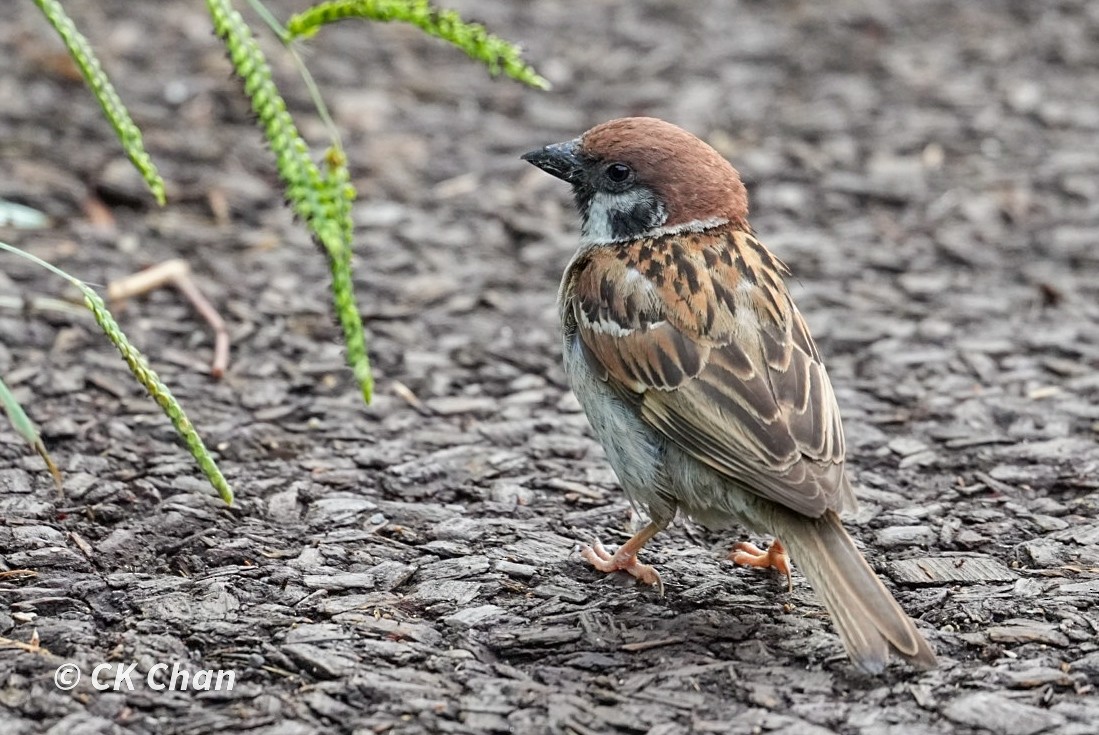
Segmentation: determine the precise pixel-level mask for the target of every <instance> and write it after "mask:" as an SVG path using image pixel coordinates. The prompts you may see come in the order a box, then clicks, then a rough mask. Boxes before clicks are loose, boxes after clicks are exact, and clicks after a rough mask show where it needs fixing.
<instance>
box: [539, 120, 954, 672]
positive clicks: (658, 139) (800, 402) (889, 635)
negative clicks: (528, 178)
mask: <svg viewBox="0 0 1099 735" xmlns="http://www.w3.org/2000/svg"><path fill="white" fill-rule="evenodd" d="M522 159H523V160H525V161H527V162H529V163H531V164H533V165H534V166H537V167H538V168H540V169H542V170H543V171H545V172H547V173H549V174H551V175H553V176H555V177H557V178H559V179H561V180H563V181H565V182H567V183H568V184H570V185H571V187H572V194H573V197H574V199H575V203H576V208H577V210H578V212H579V215H580V243H579V247H578V248H577V249H576V251H575V253H574V254H573V256H572V258H571V260H570V262H569V263H568V265H567V267H566V268H565V272H564V276H563V278H562V280H561V286H560V290H559V292H558V308H559V314H560V320H561V331H562V341H563V349H564V368H565V373H566V376H567V380H568V383H569V386H570V387H571V389H572V391H573V392H574V393H575V395H576V397H577V399H578V401H579V403H580V405H581V406H582V408H583V410H584V412H585V414H586V415H587V418H588V421H589V423H590V424H591V426H592V429H593V431H594V433H595V435H596V438H597V439H598V440H599V442H600V443H601V444H602V445H603V447H604V449H605V453H606V456H607V460H608V461H609V463H610V465H611V467H612V468H613V469H614V471H615V474H616V475H617V477H618V480H619V483H620V485H621V486H622V488H623V490H624V491H625V494H626V496H627V497H628V499H629V500H630V502H631V503H632V504H633V505H634V507H635V508H636V507H637V506H641V507H642V508H643V509H644V510H645V512H646V514H647V515H648V517H649V519H650V521H649V523H648V525H646V526H645V527H644V528H643V529H641V530H640V531H639V532H638V533H636V534H635V535H634V536H633V537H632V538H630V539H629V540H628V541H627V542H626V543H625V544H623V545H622V546H620V547H619V548H618V549H617V550H616V551H615V552H614V553H611V552H609V551H608V550H607V549H605V548H604V547H603V546H602V545H601V544H599V543H598V542H595V543H593V544H592V545H590V546H585V547H583V548H582V549H581V556H582V557H583V558H584V559H585V560H587V561H588V562H589V563H590V564H591V565H592V566H594V567H595V568H596V569H598V570H601V571H603V572H614V571H625V572H627V573H629V574H631V575H633V576H634V577H636V578H637V579H638V580H639V581H641V582H644V583H646V584H650V585H657V586H659V587H660V588H661V592H662V591H663V584H662V582H661V578H660V574H659V573H658V572H657V571H656V569H654V568H653V567H651V566H649V565H647V564H642V563H641V562H640V561H639V560H638V552H639V551H640V550H641V548H642V547H643V546H644V545H645V544H646V543H647V542H648V541H649V540H650V539H652V537H653V536H655V535H657V534H658V533H659V532H660V531H662V530H664V528H666V527H667V525H668V524H669V523H670V522H671V521H672V520H673V519H674V517H675V516H676V514H677V513H683V514H685V515H686V516H688V517H689V518H691V519H693V520H695V521H697V522H699V523H701V524H702V525H704V526H706V527H708V528H711V529H719V530H720V529H727V528H731V527H736V526H738V525H739V526H741V527H745V528H747V529H749V530H751V531H753V532H755V533H759V534H765V535H770V536H772V537H774V541H773V542H772V543H771V544H770V546H769V547H768V548H767V549H766V550H761V549H759V548H757V547H755V546H754V545H751V544H747V543H741V544H737V545H736V546H735V547H734V550H733V552H732V553H731V554H730V558H731V559H732V560H733V561H734V562H737V563H740V564H749V565H752V566H756V567H767V568H775V569H777V570H779V571H780V572H783V573H785V574H786V575H787V578H788V579H789V575H790V566H789V560H790V558H791V557H792V558H793V560H794V561H795V562H797V564H798V566H799V568H800V569H801V570H802V571H803V573H804V575H805V577H806V578H807V579H808V581H809V583H810V585H811V586H812V587H813V589H814V590H815V591H816V593H817V594H818V595H819V596H820V597H821V599H822V600H823V602H824V606H825V608H826V609H827V610H828V612H829V614H830V616H831V619H832V622H833V625H834V627H835V629H836V631H837V632H838V633H839V636H840V638H841V640H842V643H843V645H844V648H845V650H846V652H847V654H848V657H849V658H850V659H851V661H852V662H853V663H854V664H855V665H856V666H857V667H859V668H860V669H862V670H864V671H866V672H868V673H871V674H877V673H880V672H882V671H883V670H884V669H885V667H886V666H887V665H888V662H889V660H890V657H891V655H894V654H895V655H897V656H899V657H900V658H901V659H903V660H905V661H907V662H909V663H910V664H913V665H915V666H917V667H919V668H931V667H934V666H935V664H936V660H935V654H934V653H933V651H932V649H931V647H930V646H929V645H928V643H927V641H926V640H925V639H924V637H923V635H922V634H921V633H920V631H919V630H918V628H917V627H916V625H915V623H914V622H913V620H912V619H911V618H909V617H908V615H906V614H905V612H904V611H903V610H902V609H901V607H900V605H899V604H898V603H897V601H896V600H895V599H894V597H893V596H892V595H891V594H890V592H889V591H888V590H887V589H886V587H885V586H884V584H883V583H882V581H881V580H880V579H879V578H878V576H877V575H876V574H875V573H874V571H873V569H872V568H871V567H870V565H869V564H868V563H867V561H866V559H865V558H864V557H863V555H862V553H861V552H860V551H859V549H858V548H857V547H856V545H855V542H854V540H853V539H852V537H851V535H850V534H849V533H848V532H847V530H846V529H845V528H844V526H843V523H842V521H841V518H840V515H841V514H842V513H848V512H851V511H854V510H856V509H857V501H856V498H855V493H854V490H853V486H852V484H851V482H850V479H849V477H848V474H847V470H846V467H845V451H846V450H845V443H844V435H843V426H842V424H841V420H840V413H839V408H838V405H837V401H836V396H835V393H834V391H833V388H832V384H831V382H830V380H829V378H828V374H827V372H826V371H825V367H824V363H823V361H822V359H821V355H820V352H819V351H818V350H817V347H816V345H815V343H814V342H813V338H812V337H811V336H810V334H809V329H808V327H807V326H806V323H805V320H804V318H803V317H802V315H801V313H800V312H799V311H798V309H797V307H796V306H795V305H794V302H793V301H792V300H791V297H790V294H789V291H788V290H787V288H786V285H785V281H784V277H785V276H787V275H789V273H790V271H789V269H788V268H787V267H786V265H785V264H784V263H783V262H782V261H781V260H779V259H778V258H777V257H776V256H775V255H774V254H772V253H771V252H770V251H769V250H768V249H767V248H766V247H765V246H764V245H763V244H762V243H761V242H760V241H759V240H758V239H757V237H756V235H755V233H754V231H753V229H752V227H751V226H750V225H749V223H748V194H747V190H746V188H745V186H744V184H743V182H742V181H741V178H740V174H739V173H738V172H737V170H736V169H735V168H733V166H732V164H730V163H729V162H728V161H727V160H726V159H725V158H724V157H723V156H722V155H721V154H720V153H718V152H717V151H716V150H715V149H714V148H712V147H711V146H710V145H708V144H707V143H705V142H704V141H702V140H701V139H699V138H697V137H696V136H694V135H693V134H691V133H690V132H688V131H686V130H684V129H682V128H680V127H678V126H676V125H673V124H671V123H668V122H665V121H663V120H659V119H656V118H651V117H626V118H620V119H615V120H611V121H609V122H605V123H602V124H600V125H597V126H595V127H593V128H591V129H590V130H588V131H587V132H585V133H584V134H582V135H581V136H580V137H578V138H575V139H573V140H568V141H565V142H562V143H555V144H552V145H547V146H545V147H543V148H539V149H537V150H533V151H531V152H529V153H526V154H524V155H523V156H522Z"/></svg>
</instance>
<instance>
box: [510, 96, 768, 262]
mask: <svg viewBox="0 0 1099 735" xmlns="http://www.w3.org/2000/svg"><path fill="white" fill-rule="evenodd" d="M523 160H525V161H529V162H530V163H532V164H534V165H535V166H537V167H538V168H540V169H542V170H543V171H546V172H547V173H550V174H553V175H554V176H556V177H557V178H559V179H562V180H564V181H567V182H569V183H570V184H572V190H573V194H574V195H575V197H576V207H577V209H579V210H580V217H581V220H582V223H583V224H582V236H583V239H584V241H585V242H586V243H589V244H597V243H605V242H616V241H624V240H632V239H634V238H637V237H644V236H651V235H654V234H658V233H661V232H672V231H682V230H692V229H699V230H700V229H705V228H707V227H711V226H715V225H719V224H724V223H726V222H729V223H735V224H738V225H742V226H746V225H747V217H748V194H747V192H746V191H745V189H744V184H743V183H741V181H740V174H738V173H737V170H736V169H735V168H733V167H732V165H731V164H730V163H729V162H728V161H726V160H725V159H724V158H723V157H722V156H721V154H720V153H718V152H717V151H715V150H714V149H713V148H712V147H710V146H709V145H707V144H706V143H704V142H703V141H701V140H699V139H698V138H696V137H695V136H693V135H691V134H690V133H688V132H687V131H686V130H683V129H682V128H679V127H677V126H675V125H672V124H671V123H666V122H664V121H663V120H657V119H656V118H651V117H625V118H620V119H618V120H611V121H610V122H605V123H603V124H602V125H597V126H596V127H594V128H592V129H591V130H589V131H588V132H586V133H584V134H583V135H581V136H580V137H579V138H576V139H574V140H569V141H566V142H564V143H555V144H554V145H548V146H546V147H545V148H540V149H538V150H536V151H531V152H530V153H527V154H525V155H524V156H523Z"/></svg>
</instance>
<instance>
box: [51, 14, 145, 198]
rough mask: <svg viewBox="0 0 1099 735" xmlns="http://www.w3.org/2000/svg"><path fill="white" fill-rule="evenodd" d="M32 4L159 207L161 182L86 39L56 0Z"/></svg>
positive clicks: (137, 131) (138, 135)
mask: <svg viewBox="0 0 1099 735" xmlns="http://www.w3.org/2000/svg"><path fill="white" fill-rule="evenodd" d="M34 3H35V5H37V6H38V9H39V10H41V11H42V14H43V15H44V16H46V20H48V21H49V22H50V25H52V26H53V28H54V30H56V31H57V33H58V35H59V36H61V40H62V41H63V42H64V43H65V47H66V48H67V49H68V50H69V55H70V56H71V57H72V59H73V61H74V62H76V65H77V67H79V69H80V73H81V74H83V75H84V79H85V81H87V83H88V86H89V87H90V88H91V90H92V94H94V95H95V98H96V99H97V100H99V104H100V106H101V107H102V108H103V113H104V114H105V115H106V116H107V120H109V121H110V123H111V127H113V128H114V131H115V135H117V136H118V140H119V142H120V143H122V150H123V151H125V153H126V155H127V157H129V159H130V161H131V162H132V163H133V164H134V167H135V168H137V170H138V171H139V172H140V173H141V176H142V178H144V179H145V185H146V186H148V187H149V191H151V192H152V194H153V196H154V197H156V201H157V203H158V204H161V205H163V204H164V201H165V195H164V180H163V179H161V178H160V174H159V173H158V172H157V169H156V165H155V164H154V163H153V159H152V158H151V157H150V156H149V154H148V152H146V150H145V144H144V142H143V141H142V139H141V130H139V129H138V127H137V125H136V124H134V121H133V119H132V118H131V117H130V113H129V112H127V111H126V106H125V105H123V104H122V99H121V98H120V97H119V96H118V92H116V91H115V88H114V85H112V84H111V81H110V80H109V79H108V78H107V75H106V73H104V71H103V67H102V66H100V64H99V59H97V58H96V56H95V52H94V51H92V47H91V45H90V44H89V43H88V39H86V38H84V36H83V35H82V34H81V33H80V31H78V30H77V29H76V25H75V24H74V23H73V22H72V20H71V19H70V18H69V16H68V15H66V14H65V10H64V8H62V7H61V4H60V3H58V2H57V0H34Z"/></svg>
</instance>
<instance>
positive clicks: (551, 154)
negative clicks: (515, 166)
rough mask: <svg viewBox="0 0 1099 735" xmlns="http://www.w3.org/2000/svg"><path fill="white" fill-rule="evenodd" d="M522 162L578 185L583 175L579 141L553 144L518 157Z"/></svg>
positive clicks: (577, 139)
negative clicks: (527, 162)
mask: <svg viewBox="0 0 1099 735" xmlns="http://www.w3.org/2000/svg"><path fill="white" fill-rule="evenodd" d="M520 157H521V158H522V159H523V160H524V161H529V162H530V163H533V164H534V165H535V166H537V167H538V168H540V169H542V170H543V171H545V172H546V173H547V174H552V175H554V176H556V177H557V178H559V179H563V180H564V181H567V182H569V183H570V184H578V183H580V181H581V176H582V174H583V173H584V163H583V161H581V160H580V139H579V138H576V139H575V140H567V141H565V142H564V143H554V144H553V145H548V146H546V147H545V148H539V149H538V150H536V151H531V152H530V153H524V154H523V155H522V156H520Z"/></svg>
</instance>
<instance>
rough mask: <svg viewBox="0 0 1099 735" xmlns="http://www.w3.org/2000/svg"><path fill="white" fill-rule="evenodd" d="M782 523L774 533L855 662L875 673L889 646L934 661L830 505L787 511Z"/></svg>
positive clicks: (922, 661) (918, 661)
mask: <svg viewBox="0 0 1099 735" xmlns="http://www.w3.org/2000/svg"><path fill="white" fill-rule="evenodd" d="M783 525H785V526H787V527H786V528H782V529H776V530H777V531H778V533H777V534H776V535H777V536H778V537H780V538H781V539H782V542H783V543H784V544H785V545H786V547H787V548H788V549H789V550H790V555H791V556H792V557H793V560H794V562H795V563H796V564H797V565H798V566H799V567H800V568H801V570H802V571H803V572H804V574H805V576H806V577H807V578H808V579H809V583H810V584H811V585H812V586H813V589H814V590H816V591H817V594H819V595H820V596H821V598H822V599H823V600H824V606H825V607H826V608H827V609H828V612H829V613H830V614H831V616H832V621H833V624H834V625H835V627H836V631H837V632H838V633H839V635H840V638H841V639H842V640H843V646H844V648H845V649H847V655H848V656H850V657H851V660H852V661H854V662H855V664H857V665H858V666H859V667H860V668H862V669H864V670H865V671H868V672H870V673H878V672H880V671H882V670H883V669H884V668H885V666H886V664H887V663H888V661H889V653H890V651H893V652H895V653H897V654H898V655H899V656H900V657H901V658H903V659H905V660H907V661H909V662H910V663H912V664H915V665H917V666H920V667H924V668H930V667H932V666H934V665H935V654H934V653H933V652H932V651H931V647H930V646H929V645H928V644H927V641H925V640H924V638H923V636H922V635H920V632H919V630H917V629H916V624H915V623H913V622H912V619H911V618H909V617H908V615H906V614H905V612H904V610H902V609H901V607H900V605H898V604H897V601H896V600H895V599H893V595H891V594H890V593H889V590H887V589H886V588H885V585H883V584H882V582H881V580H880V579H878V576H877V575H876V574H875V573H874V570H873V569H871V568H870V565H869V564H867V563H866V559H864V558H863V556H862V554H861V553H859V550H858V549H857V548H856V547H855V542H854V540H853V539H852V538H851V536H850V535H849V534H848V533H847V531H846V530H845V529H844V528H843V525H842V524H841V523H840V519H839V516H837V515H836V514H835V513H833V512H832V511H828V512H827V513H825V514H824V515H823V516H821V517H820V518H817V519H813V520H808V519H806V518H804V517H793V516H791V517H789V518H788V520H787V523H784V524H783Z"/></svg>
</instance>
